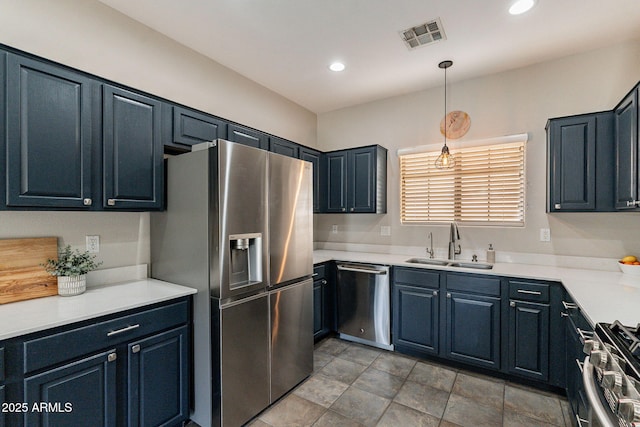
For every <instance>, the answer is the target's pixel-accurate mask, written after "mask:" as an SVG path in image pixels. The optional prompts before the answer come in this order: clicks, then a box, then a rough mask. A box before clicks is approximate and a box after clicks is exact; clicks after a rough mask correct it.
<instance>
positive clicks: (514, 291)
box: [509, 280, 550, 303]
mask: <svg viewBox="0 0 640 427" xmlns="http://www.w3.org/2000/svg"><path fill="white" fill-rule="evenodd" d="M549 286H550V285H549V284H545V283H535V282H527V281H523V280H509V298H510V299H517V300H521V301H532V302H543V303H548V302H549Z"/></svg>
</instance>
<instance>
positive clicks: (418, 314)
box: [393, 284, 440, 355]
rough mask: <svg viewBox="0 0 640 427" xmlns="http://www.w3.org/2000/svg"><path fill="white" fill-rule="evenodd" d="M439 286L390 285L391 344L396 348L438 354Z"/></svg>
mask: <svg viewBox="0 0 640 427" xmlns="http://www.w3.org/2000/svg"><path fill="white" fill-rule="evenodd" d="M438 307H439V301H438V290H437V289H427V288H421V287H416V286H406V285H398V284H396V285H394V287H393V345H394V347H396V349H397V350H399V351H408V352H411V353H418V354H426V355H437V354H438V349H439V346H438V335H439V333H440V326H439V321H438V318H439V314H438V313H439V310H438Z"/></svg>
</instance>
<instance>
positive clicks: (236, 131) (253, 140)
mask: <svg viewBox="0 0 640 427" xmlns="http://www.w3.org/2000/svg"><path fill="white" fill-rule="evenodd" d="M227 139H228V140H229V141H231V142H238V143H240V144H244V145H248V146H249V147H254V148H261V149H263V150H267V149H268V148H269V136H268V135H267V134H266V133H262V132H260V131H257V130H255V129H250V128H247V127H244V126H240V125H236V124H232V123H230V124H229V126H228V127H227Z"/></svg>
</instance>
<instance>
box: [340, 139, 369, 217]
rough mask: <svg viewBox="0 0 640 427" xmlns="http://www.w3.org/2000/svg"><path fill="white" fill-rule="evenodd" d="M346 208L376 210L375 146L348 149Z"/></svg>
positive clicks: (355, 210) (357, 210) (353, 210)
mask: <svg viewBox="0 0 640 427" xmlns="http://www.w3.org/2000/svg"><path fill="white" fill-rule="evenodd" d="M348 162H349V163H348V166H347V168H348V170H349V173H348V178H347V180H348V183H349V184H348V185H349V187H348V193H347V210H348V211H349V212H370V213H374V212H375V211H376V203H375V199H376V147H365V148H357V149H353V150H350V151H349V159H348Z"/></svg>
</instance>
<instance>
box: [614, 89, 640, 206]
mask: <svg viewBox="0 0 640 427" xmlns="http://www.w3.org/2000/svg"><path fill="white" fill-rule="evenodd" d="M639 90H640V89H638V86H636V87H635V88H634V89H633V90H632V91H631V92H630V93H629V94H628V95H627V96H626V97H625V98H624V99H623V100H622V101H621V102H620V104H618V106H617V107H616V109H615V110H614V115H615V140H616V181H615V207H616V208H617V209H637V208H638V207H640V188H639V185H640V183H639V180H638V175H639V172H640V171H639V167H638V144H639V139H638V135H639V134H640V121H639V120H638V91H639Z"/></svg>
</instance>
